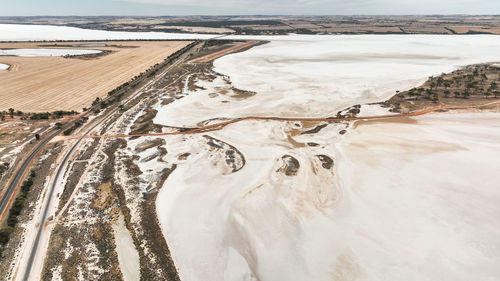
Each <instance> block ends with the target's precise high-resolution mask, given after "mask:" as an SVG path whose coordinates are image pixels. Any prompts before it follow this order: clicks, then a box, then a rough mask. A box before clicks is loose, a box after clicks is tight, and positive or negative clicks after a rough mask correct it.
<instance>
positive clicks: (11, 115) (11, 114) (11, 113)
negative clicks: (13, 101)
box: [9, 108, 14, 118]
mask: <svg viewBox="0 0 500 281" xmlns="http://www.w3.org/2000/svg"><path fill="white" fill-rule="evenodd" d="M9 115H10V117H11V118H12V117H14V108H9Z"/></svg>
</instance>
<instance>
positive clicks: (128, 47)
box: [0, 41, 190, 112]
mask: <svg viewBox="0 0 500 281" xmlns="http://www.w3.org/2000/svg"><path fill="white" fill-rule="evenodd" d="M189 43H190V42H187V41H183V42H174V41H170V42H106V44H110V45H115V46H109V47H98V48H92V49H99V50H107V51H111V53H110V54H107V55H104V56H100V57H97V58H88V59H77V58H62V57H37V58H29V57H1V60H0V61H1V62H2V63H6V64H9V65H11V66H13V67H11V69H10V70H9V71H3V72H1V73H0V85H2V87H0V99H1V100H2V103H1V105H0V110H7V109H9V108H14V109H16V110H21V111H24V112H45V111H54V110H77V111H80V110H82V108H83V107H89V106H90V104H91V103H92V101H93V100H94V99H95V98H96V97H105V96H106V94H107V92H109V91H110V90H112V89H114V88H116V87H117V86H119V85H121V84H123V83H125V82H127V81H129V80H130V79H132V78H133V77H134V76H136V75H138V74H139V73H141V72H143V71H145V70H146V69H148V68H149V67H150V66H152V65H154V64H156V63H159V62H161V61H163V60H164V59H165V58H167V57H168V56H169V55H170V54H172V53H174V52H175V51H177V50H179V49H181V48H183V47H184V46H186V45H187V44H189ZM38 45H39V43H1V44H0V48H20V47H21V48H27V47H31V48H34V47H38ZM116 45H121V46H120V47H118V46H116ZM51 48H52V47H51Z"/></svg>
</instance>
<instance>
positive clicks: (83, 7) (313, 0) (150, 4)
mask: <svg viewBox="0 0 500 281" xmlns="http://www.w3.org/2000/svg"><path fill="white" fill-rule="evenodd" d="M0 7H1V8H0V16H25V15H28V16H33V15H153V16H158V15H200V14H203V15H217V14H219V15H223V14H226V15H227V14H231V15H236V14H294V15H301V14H304V15H306V14H307V15H311V14H313V15H314V14H316V15H327V14H330V15H339V14H344V15H345V14H357V15H369V14H500V0H204V1H201V0H0Z"/></svg>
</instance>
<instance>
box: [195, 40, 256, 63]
mask: <svg viewBox="0 0 500 281" xmlns="http://www.w3.org/2000/svg"><path fill="white" fill-rule="evenodd" d="M258 43H260V41H249V42H246V43H242V44H238V45H235V46H233V47H230V48H227V49H224V50H221V51H218V52H215V53H213V54H210V55H206V56H203V57H201V58H197V59H194V60H192V61H191V63H204V62H210V61H213V60H215V59H218V58H220V57H222V56H225V55H227V54H230V53H234V52H237V51H240V50H242V49H245V48H248V47H250V46H253V45H255V44H258Z"/></svg>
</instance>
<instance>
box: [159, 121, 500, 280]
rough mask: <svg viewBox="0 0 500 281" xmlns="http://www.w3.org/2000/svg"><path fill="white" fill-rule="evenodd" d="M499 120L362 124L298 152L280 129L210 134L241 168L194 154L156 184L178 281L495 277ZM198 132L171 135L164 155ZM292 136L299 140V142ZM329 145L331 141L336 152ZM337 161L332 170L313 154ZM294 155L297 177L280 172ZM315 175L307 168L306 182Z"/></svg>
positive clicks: (243, 126)
mask: <svg viewBox="0 0 500 281" xmlns="http://www.w3.org/2000/svg"><path fill="white" fill-rule="evenodd" d="M499 124H500V114H440V115H430V116H422V117H419V118H418V123H417V124H412V123H411V122H410V123H408V124H405V123H371V124H370V125H364V126H359V127H357V128H356V129H351V130H350V131H349V132H348V134H347V135H346V136H345V138H344V139H343V141H340V139H339V135H338V134H337V129H336V128H334V127H330V126H331V125H330V126H329V127H327V128H325V129H323V130H322V131H321V132H320V133H319V134H318V135H316V136H302V137H301V138H309V139H313V140H316V141H317V142H319V143H320V146H319V147H316V148H309V147H304V148H293V146H292V145H291V144H290V143H288V142H287V141H286V136H285V135H283V133H282V132H284V131H288V130H289V129H290V127H287V126H288V125H286V124H284V123H279V122H256V121H248V122H247V121H246V122H243V123H238V124H234V125H231V126H230V127H228V128H226V129H225V130H223V131H219V132H216V133H212V135H214V136H215V137H217V138H219V139H222V140H224V141H226V142H228V143H231V144H233V145H235V146H236V147H238V149H240V151H241V152H242V153H243V154H244V155H245V156H246V159H247V165H246V166H245V167H244V168H243V169H242V170H241V171H239V172H237V173H235V174H231V175H223V174H222V173H221V171H220V170H218V169H217V167H216V166H214V163H212V162H211V161H210V159H211V158H210V157H209V156H208V152H203V151H200V150H198V152H196V153H195V154H194V155H193V156H192V158H188V160H187V161H186V162H185V163H183V164H180V165H179V166H178V168H177V169H176V171H174V172H173V173H172V174H171V175H170V177H169V178H168V179H167V181H166V182H165V185H164V187H163V189H162V190H161V191H160V193H159V196H158V201H157V206H158V213H159V216H160V217H159V219H160V222H161V224H162V227H163V230H164V231H165V233H166V234H167V239H168V243H169V247H170V249H171V252H172V255H173V258H174V260H175V262H176V265H177V267H178V268H179V272H180V275H181V278H182V280H297V281H299V280H498V276H500V269H499V268H498V266H497V265H498V264H499V263H500V205H499V204H498V202H499V200H500V189H498V186H499V183H500V176H499V175H498V173H497V172H496V170H497V167H498V164H499V162H498V159H499V157H500V144H499V143H498V141H497V140H498V139H500V125H499ZM196 138H198V137H197V136H188V137H178V136H176V137H169V138H167V143H171V145H167V149H168V150H169V152H170V153H172V154H177V153H181V152H185V151H193V150H192V146H193V145H195V144H196ZM301 138H297V139H299V140H300V139H301ZM335 144H336V145H335ZM320 153H321V154H327V155H331V156H333V155H336V156H335V157H336V172H335V173H332V172H329V171H328V170H325V169H323V168H321V167H320V166H319V165H318V163H317V162H316V160H315V157H314V155H315V154H320ZM283 154H290V155H293V156H294V157H296V158H297V159H298V160H299V161H300V164H301V169H300V170H299V173H298V175H297V176H295V177H286V176H284V175H283V174H280V173H277V172H276V171H277V170H278V169H279V167H280V165H281V160H280V157H281V156H282V155H283ZM313 171H316V173H314V172H313Z"/></svg>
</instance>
